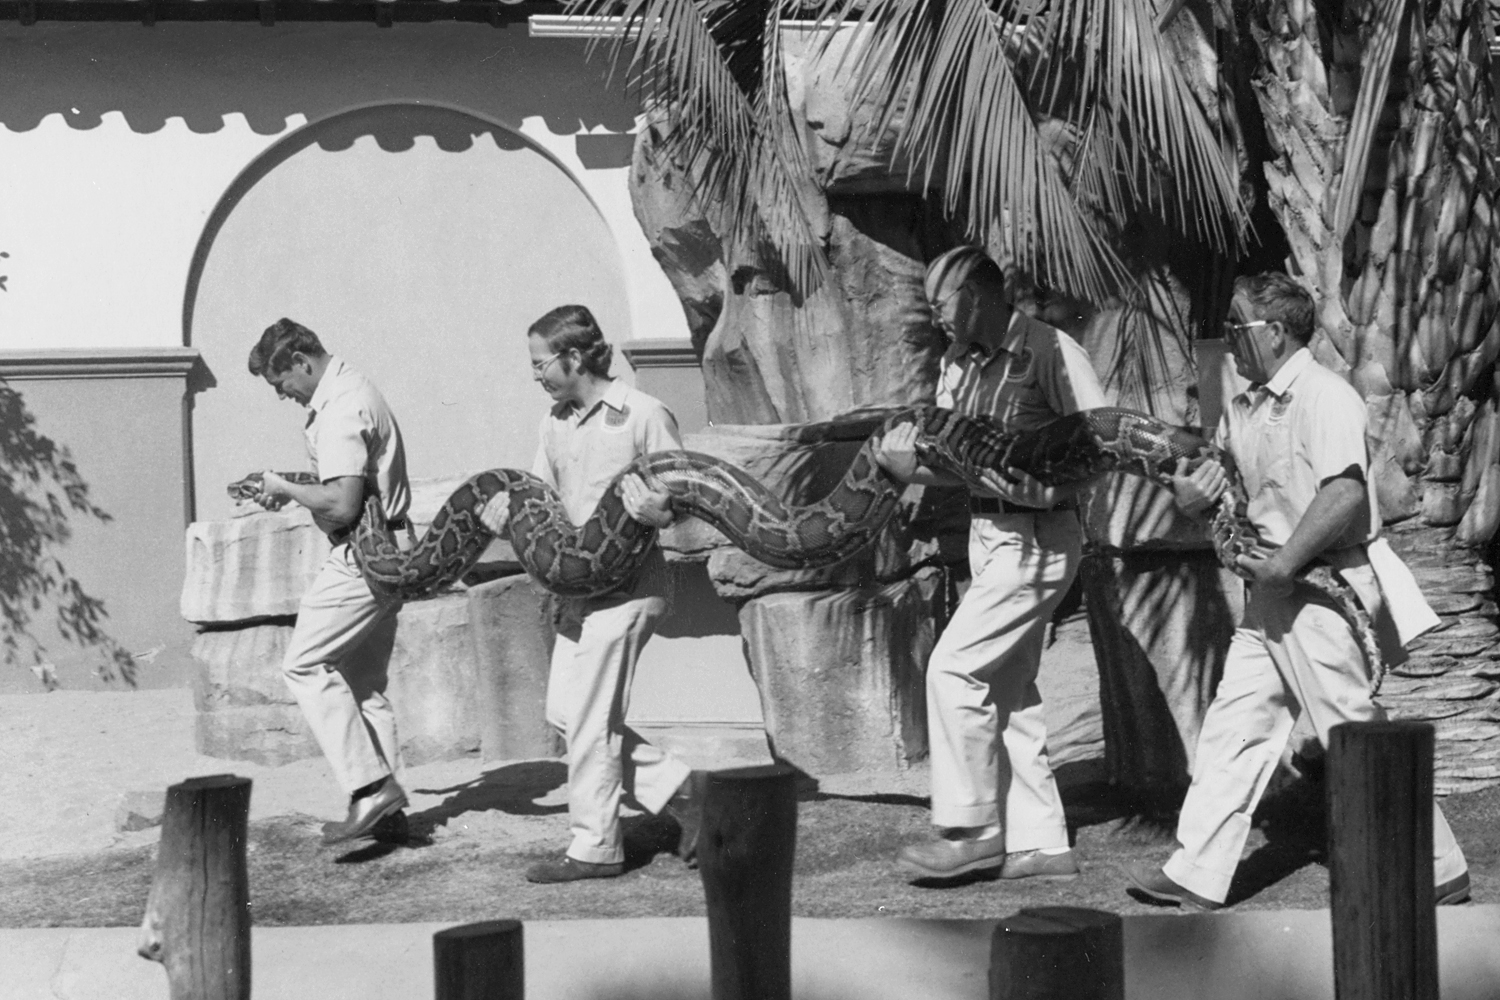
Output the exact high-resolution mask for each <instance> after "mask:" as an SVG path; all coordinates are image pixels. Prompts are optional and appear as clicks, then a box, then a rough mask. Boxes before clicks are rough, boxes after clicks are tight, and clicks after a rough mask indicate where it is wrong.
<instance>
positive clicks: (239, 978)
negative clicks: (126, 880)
mask: <svg viewBox="0 0 1500 1000" xmlns="http://www.w3.org/2000/svg"><path fill="white" fill-rule="evenodd" d="M249 818H250V779H249V778H239V777H236V776H235V775H232V774H215V775H211V776H209V777H203V778H189V779H188V780H187V781H184V782H182V783H180V784H176V785H173V786H172V787H170V788H168V789H167V800H166V809H165V811H164V813H163V815H162V828H161V844H160V846H159V847H158V848H157V852H156V878H155V880H153V881H152V883H151V893H150V895H149V896H148V897H147V899H146V916H145V919H143V920H142V921H141V937H140V945H139V946H138V947H137V948H136V952H137V953H138V954H139V955H140V956H141V957H142V958H147V959H150V960H152V961H154V962H161V963H162V964H163V965H165V966H166V967H167V985H168V988H169V989H170V996H171V998H172V1000H249V998H250V882H249V878H248V876H247V874H246V870H245V831H246V824H247V822H248V821H249Z"/></svg>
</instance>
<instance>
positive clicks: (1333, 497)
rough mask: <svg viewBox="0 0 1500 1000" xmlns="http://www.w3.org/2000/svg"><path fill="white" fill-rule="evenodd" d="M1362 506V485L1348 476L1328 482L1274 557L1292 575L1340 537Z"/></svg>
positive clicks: (1363, 495) (1363, 492) (1363, 493)
mask: <svg viewBox="0 0 1500 1000" xmlns="http://www.w3.org/2000/svg"><path fill="white" fill-rule="evenodd" d="M1364 503H1365V484H1364V483H1362V482H1360V481H1358V480H1355V479H1350V478H1348V477H1340V478H1338V479H1334V480H1332V481H1330V482H1329V483H1327V484H1326V485H1325V486H1323V488H1322V489H1320V490H1318V492H1317V495H1316V496H1314V497H1313V501H1312V503H1311V504H1309V505H1308V507H1307V513H1305V514H1303V515H1302V520H1301V521H1298V522H1297V527H1296V528H1294V529H1292V536H1291V537H1290V538H1288V539H1287V541H1286V544H1285V545H1283V546H1282V547H1281V551H1280V552H1279V553H1278V555H1279V556H1280V557H1281V558H1282V559H1283V560H1284V561H1285V564H1286V565H1287V566H1288V567H1290V568H1291V570H1292V571H1293V572H1296V571H1297V570H1300V569H1302V567H1304V566H1306V565H1307V564H1308V563H1309V562H1311V561H1312V560H1313V559H1315V558H1317V556H1318V555H1319V554H1321V553H1322V552H1323V550H1325V549H1326V548H1328V546H1330V545H1332V544H1333V543H1334V542H1336V541H1338V540H1339V538H1341V537H1342V536H1343V535H1344V532H1345V531H1347V530H1348V528H1349V525H1350V524H1351V523H1352V521H1353V519H1354V517H1355V516H1356V515H1357V514H1358V513H1359V512H1360V510H1361V509H1362V508H1363V507H1364Z"/></svg>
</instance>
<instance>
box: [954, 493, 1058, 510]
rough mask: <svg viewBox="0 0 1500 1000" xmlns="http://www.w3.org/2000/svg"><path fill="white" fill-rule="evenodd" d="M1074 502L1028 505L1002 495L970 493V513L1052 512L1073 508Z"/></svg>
mask: <svg viewBox="0 0 1500 1000" xmlns="http://www.w3.org/2000/svg"><path fill="white" fill-rule="evenodd" d="M1072 509H1073V503H1072V501H1070V500H1065V501H1063V502H1062V503H1060V504H1058V505H1057V506H1055V507H1026V506H1023V505H1021V504H1018V503H1011V502H1010V501H1009V500H1004V499H1001V498H1000V497H976V496H974V495H973V494H970V495H969V513H970V514H1050V513H1052V512H1053V511H1058V510H1072Z"/></svg>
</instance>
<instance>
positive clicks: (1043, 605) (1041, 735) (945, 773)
mask: <svg viewBox="0 0 1500 1000" xmlns="http://www.w3.org/2000/svg"><path fill="white" fill-rule="evenodd" d="M924 290H925V293H926V296H927V301H928V303H929V304H930V305H931V307H932V311H933V315H934V319H935V320H936V323H937V325H938V326H939V328H941V329H942V331H943V332H944V334H945V335H946V336H947V337H948V340H949V348H948V351H947V353H946V354H945V355H944V358H943V368H942V376H941V383H940V386H939V389H938V394H937V404H938V405H939V406H943V407H948V408H951V409H954V410H957V411H959V412H960V413H965V414H968V415H970V416H978V417H986V418H989V419H991V420H993V421H994V422H995V423H997V424H998V425H999V426H1000V427H1002V428H1003V429H1005V430H1011V431H1021V430H1030V429H1034V428H1037V427H1042V426H1045V425H1047V424H1049V423H1051V422H1053V421H1055V420H1057V419H1059V418H1060V417H1064V416H1067V415H1068V414H1071V413H1077V412H1079V411H1081V410H1088V409H1094V408H1097V407H1100V406H1104V405H1105V398H1104V390H1103V389H1102V388H1101V386H1100V385H1099V379H1098V376H1097V375H1096V374H1095V373H1094V369H1093V367H1092V365H1091V364H1090V363H1089V358H1088V354H1087V352H1085V351H1084V349H1083V347H1082V346H1081V345H1079V344H1078V343H1077V342H1076V341H1074V340H1073V339H1072V338H1070V337H1069V336H1068V335H1067V334H1065V333H1063V332H1062V331H1060V330H1058V329H1056V328H1054V327H1051V326H1048V325H1047V324H1045V323H1042V322H1040V321H1038V320H1035V319H1033V318H1031V317H1029V316H1027V315H1025V314H1024V313H1021V312H1019V311H1018V310H1016V309H1015V308H1014V307H1013V305H1012V303H1011V301H1010V299H1009V298H1008V296H1007V294H1006V288H1005V277H1004V274H1003V273H1002V272H1001V270H1000V267H999V266H998V265H997V264H996V263H995V262H994V261H993V260H991V259H990V258H989V257H988V256H987V255H986V254H985V253H984V251H983V250H981V249H980V248H978V247H973V246H964V247H958V248H955V249H953V250H950V251H948V252H947V253H944V254H943V255H941V256H940V257H938V258H937V259H936V260H934V261H933V262H932V264H931V265H930V266H929V267H928V269H927V278H926V282H925V288H924ZM915 441H916V431H915V428H914V427H907V428H903V429H901V430H898V431H894V432H892V433H891V434H890V435H888V436H887V437H886V438H885V440H884V441H883V442H882V443H881V447H880V451H879V453H878V456H877V461H879V462H880V464H881V465H882V466H883V467H884V468H885V469H886V470H887V471H889V472H890V473H891V475H893V476H894V477H895V478H897V479H899V480H901V481H903V482H908V483H923V484H929V485H941V486H957V485H962V483H961V482H959V481H958V480H957V479H956V478H954V477H953V476H951V475H949V474H947V473H944V472H940V471H937V470H933V469H931V468H927V467H925V466H922V465H921V464H920V463H919V461H918V459H917V456H916V453H915V451H914V445H915ZM983 478H984V482H985V485H986V486H988V487H989V489H988V490H987V491H986V492H984V493H982V494H973V495H971V496H970V499H969V509H970V511H971V512H972V520H971V523H970V529H969V570H970V573H971V576H972V579H971V582H970V584H969V589H968V591H967V592H966V593H965V595H964V598H963V600H962V601H961V602H960V603H959V606H958V608H957V610H956V611H955V612H954V614H953V617H952V619H951V620H950V621H949V622H948V626H947V628H946V629H944V631H943V634H942V636H941V637H940V638H939V639H938V642H937V645H936V647H934V649H933V651H932V657H931V659H930V660H929V662H928V666H927V729H928V739H929V743H930V746H931V782H932V823H933V825H934V826H936V827H937V828H938V836H937V837H936V838H935V839H933V840H930V841H926V842H923V843H919V844H913V845H909V846H907V847H905V848H902V850H901V852H900V854H899V860H900V862H901V864H902V866H903V867H904V868H906V869H908V870H909V871H911V872H914V873H915V874H916V875H917V876H919V877H920V878H922V879H925V880H931V881H932V882H934V883H936V884H951V883H952V882H953V880H955V879H958V878H961V877H964V876H969V875H973V874H975V873H998V875H999V877H1000V878H1006V879H1014V878H1028V877H1037V878H1054V879H1065V878H1074V877H1076V876H1077V875H1078V863H1077V861H1076V859H1075V858H1074V856H1073V852H1072V850H1071V849H1070V847H1069V843H1068V828H1067V822H1066V818H1065V817H1064V815H1063V806H1062V799H1061V797H1060V796H1059V794H1058V790H1057V783H1056V781H1055V780H1054V778H1053V776H1052V769H1051V767H1050V765H1049V764H1048V761H1047V746H1046V744H1047V728H1046V721H1045V717H1044V714H1043V710H1042V699H1041V695H1040V694H1039V693H1038V691H1037V687H1036V676H1037V671H1038V669H1039V668H1040V666H1041V656H1042V640H1043V634H1044V631H1045V629H1046V626H1047V622H1048V620H1049V619H1050V618H1051V616H1052V612H1053V610H1054V609H1055V608H1056V607H1057V605H1058V604H1059V602H1061V601H1062V599H1063V597H1064V596H1065V595H1066V593H1067V591H1068V588H1069V586H1070V585H1071V584H1072V582H1073V579H1074V577H1075V576H1076V575H1077V573H1078V565H1079V562H1080V560H1081V558H1082V550H1083V533H1082V530H1081V528H1080V526H1079V522H1078V516H1077V513H1076V511H1075V509H1074V507H1075V504H1074V489H1063V488H1054V487H1046V486H1043V485H1042V484H1041V483H1040V482H1038V481H1037V480H1036V479H1034V478H1033V477H1031V476H1029V475H1027V474H1026V473H1024V472H1022V471H1020V470H1017V469H1008V470H1004V471H1003V472H1000V471H994V472H988V473H986V474H985V475H984V477H983Z"/></svg>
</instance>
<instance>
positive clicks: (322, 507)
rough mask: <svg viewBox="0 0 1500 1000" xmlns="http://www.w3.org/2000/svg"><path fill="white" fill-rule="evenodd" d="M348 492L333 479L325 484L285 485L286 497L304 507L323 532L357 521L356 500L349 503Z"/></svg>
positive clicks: (358, 511) (337, 480)
mask: <svg viewBox="0 0 1500 1000" xmlns="http://www.w3.org/2000/svg"><path fill="white" fill-rule="evenodd" d="M350 492H351V491H350V490H349V489H348V488H347V487H345V486H343V485H342V480H339V479H335V480H333V481H332V482H327V483H287V486H286V495H287V496H288V497H290V498H291V499H292V501H293V502H295V503H299V504H301V505H302V506H304V507H306V508H307V509H308V511H309V512H310V513H311V514H312V516H313V520H314V521H315V522H317V523H318V527H320V528H322V529H323V530H324V531H330V530H333V529H336V528H343V527H347V526H348V525H350V524H353V523H354V522H355V521H357V520H358V519H359V515H360V505H359V502H358V500H356V501H355V502H354V503H352V504H351V503H350Z"/></svg>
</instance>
